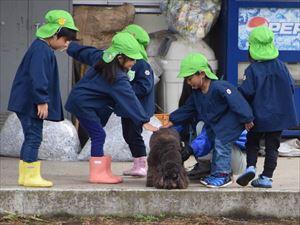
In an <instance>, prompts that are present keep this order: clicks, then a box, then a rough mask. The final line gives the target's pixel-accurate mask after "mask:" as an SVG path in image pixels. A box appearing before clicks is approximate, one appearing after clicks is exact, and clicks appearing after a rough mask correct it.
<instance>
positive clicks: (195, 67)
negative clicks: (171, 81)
mask: <svg viewBox="0 0 300 225" xmlns="http://www.w3.org/2000/svg"><path fill="white" fill-rule="evenodd" d="M198 71H200V72H201V71H203V72H205V74H206V76H207V77H208V78H209V79H212V80H218V77H217V76H216V75H215V74H214V73H213V72H212V71H211V70H210V68H209V66H208V61H207V59H206V58H205V56H204V55H202V54H200V53H190V54H188V55H187V56H186V57H185V58H184V59H183V60H182V61H181V63H180V72H179V74H178V78H185V77H189V76H192V75H193V74H195V73H196V72H198Z"/></svg>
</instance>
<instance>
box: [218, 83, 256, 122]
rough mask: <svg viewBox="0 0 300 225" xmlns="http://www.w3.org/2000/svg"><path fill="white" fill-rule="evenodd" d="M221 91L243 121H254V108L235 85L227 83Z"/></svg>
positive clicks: (230, 106)
mask: <svg viewBox="0 0 300 225" xmlns="http://www.w3.org/2000/svg"><path fill="white" fill-rule="evenodd" d="M219 91H220V92H221V95H222V97H223V98H225V99H226V101H227V103H228V105H229V108H230V109H231V110H232V111H233V112H235V113H236V114H238V115H239V118H240V122H241V123H250V122H252V121H253V119H254V117H253V114H252V109H251V108H250V106H249V104H248V102H247V101H246V100H245V98H244V97H243V96H242V95H241V94H240V93H239V91H238V90H237V89H236V88H235V87H233V86H232V85H225V86H222V88H220V89H219Z"/></svg>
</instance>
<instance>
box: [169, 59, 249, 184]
mask: <svg viewBox="0 0 300 225" xmlns="http://www.w3.org/2000/svg"><path fill="white" fill-rule="evenodd" d="M178 77H181V78H185V79H187V82H188V84H189V85H190V86H192V88H193V91H192V95H191V96H190V97H189V98H188V99H187V101H186V102H185V103H184V105H183V106H181V107H180V108H179V109H177V110H176V111H174V112H172V113H171V114H170V122H169V124H168V125H167V126H172V125H173V124H178V123H183V122H184V121H185V120H187V119H188V118H192V117H195V116H199V117H201V118H202V119H203V121H204V122H205V124H206V131H207V135H208V136H209V138H210V140H213V141H214V149H213V158H212V168H211V174H210V175H209V176H208V177H206V178H204V179H202V180H201V183H202V184H204V185H205V186H207V187H213V188H214V187H225V186H227V185H229V184H231V183H232V180H231V149H232V145H233V142H234V141H236V140H237V139H238V138H239V136H240V134H241V133H242V131H243V130H244V127H245V128H246V129H247V130H249V129H251V127H252V126H253V123H252V120H253V115H252V112H251V108H250V107H249V105H248V103H247V102H246V100H245V99H244V98H243V97H242V96H241V94H240V93H239V92H238V91H237V90H236V88H235V87H234V86H232V85H231V84H230V83H228V82H227V81H218V78H217V76H216V75H215V74H214V73H213V72H212V71H211V70H210V69H209V67H208V62H207V59H206V58H205V57H204V56H203V55H202V54H199V53H191V54H188V55H187V56H186V57H185V58H184V59H183V60H182V62H181V65H180V73H179V75H178Z"/></svg>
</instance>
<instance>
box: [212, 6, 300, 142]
mask: <svg viewBox="0 0 300 225" xmlns="http://www.w3.org/2000/svg"><path fill="white" fill-rule="evenodd" d="M261 25H266V26H268V27H269V28H270V29H271V30H272V31H273V32H274V35H275V45H276V47H277V48H278V49H279V58H280V59H281V60H282V61H284V62H285V63H286V65H287V67H288V69H289V71H290V72H291V74H292V77H293V79H294V80H295V83H296V90H295V102H296V108H297V116H298V121H300V1H299V0H286V1H278V0H273V1H270V0H269V1H257V0H252V1H249V0H230V1H229V0H228V1H223V5H222V10H221V14H220V18H219V21H218V23H217V29H219V32H218V33H219V35H222V36H221V37H222V38H221V39H222V40H221V41H220V43H221V47H220V49H219V52H222V53H221V56H219V57H218V60H219V61H220V64H219V65H220V72H221V73H222V74H224V75H225V79H226V80H228V81H229V82H231V83H232V84H234V85H238V83H240V82H241V81H242V78H243V75H244V70H245V69H246V67H247V66H248V65H249V60H248V51H247V50H248V36H249V33H250V32H251V30H252V29H253V28H254V27H257V26H261ZM219 38H220V36H219ZM219 55H220V54H219ZM278 91H280V90H278ZM299 123H300V122H299ZM298 129H300V126H299V127H298ZM290 134H291V135H292V136H295V135H296V136H297V135H299V137H300V130H297V128H296V129H294V130H289V131H284V132H283V135H290Z"/></svg>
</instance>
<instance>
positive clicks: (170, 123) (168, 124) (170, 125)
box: [162, 121, 174, 128]
mask: <svg viewBox="0 0 300 225" xmlns="http://www.w3.org/2000/svg"><path fill="white" fill-rule="evenodd" d="M173 125H174V124H173V123H172V122H171V121H168V122H167V124H165V125H164V126H162V128H169V127H172V126H173Z"/></svg>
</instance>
